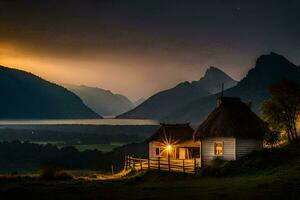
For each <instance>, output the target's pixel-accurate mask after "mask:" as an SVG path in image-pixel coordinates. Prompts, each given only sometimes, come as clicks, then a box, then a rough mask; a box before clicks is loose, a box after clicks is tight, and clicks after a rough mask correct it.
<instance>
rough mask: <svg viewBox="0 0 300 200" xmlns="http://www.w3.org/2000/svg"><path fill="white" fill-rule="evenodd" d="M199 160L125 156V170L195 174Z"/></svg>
mask: <svg viewBox="0 0 300 200" xmlns="http://www.w3.org/2000/svg"><path fill="white" fill-rule="evenodd" d="M199 161H200V159H196V158H195V159H168V158H160V157H158V158H151V159H142V158H134V157H130V156H127V157H126V158H125V169H126V170H127V169H130V168H131V169H135V170H146V169H151V170H158V171H169V172H171V171H172V172H183V173H194V174H196V173H197V171H198V168H199V166H200V165H199Z"/></svg>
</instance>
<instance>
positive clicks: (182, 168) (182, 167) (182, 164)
mask: <svg viewBox="0 0 300 200" xmlns="http://www.w3.org/2000/svg"><path fill="white" fill-rule="evenodd" d="M182 170H183V173H185V169H184V159H183V160H182Z"/></svg>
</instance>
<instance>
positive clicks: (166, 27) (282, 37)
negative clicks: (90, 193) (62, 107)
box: [0, 0, 300, 100]
mask: <svg viewBox="0 0 300 200" xmlns="http://www.w3.org/2000/svg"><path fill="white" fill-rule="evenodd" d="M299 11H300V1H299V0H281V1H276V0H274V1H268V0H251V1H250V0H249V1H245V0H244V1H237V0H236V1H234V0H210V1H201V0H198V1H189V0H184V1H183V0H182V1H179V0H178V1H176V0H173V1H169V0H160V1H157V0H149V1H148V0H132V1H129V0H119V1H116V0H81V1H79V0H78V1H76V0H70V1H62V0H57V1H55V0H39V1H32V0H31V1H30V0H28V1H25V0H23V1H22V0H0V64H2V65H6V66H11V67H15V68H19V69H25V70H27V71H31V72H33V73H35V74H37V75H40V76H42V77H44V78H46V79H48V80H50V81H53V82H57V83H71V84H85V85H89V86H97V87H101V88H105V89H109V90H112V91H113V92H119V93H123V94H125V95H127V96H129V97H130V98H131V99H133V100H134V99H137V98H139V97H142V96H143V97H148V96H149V95H152V94H153V93H155V92H157V91H160V90H162V89H166V88H168V87H171V86H174V85H175V84H176V83H178V82H180V81H184V80H194V79H199V78H200V77H201V76H202V75H203V73H204V72H205V70H206V68H207V67H208V66H216V67H219V68H220V69H222V70H224V71H225V72H226V73H228V74H229V75H230V76H232V77H233V78H234V79H236V80H240V79H241V78H243V76H245V74H246V73H247V71H248V70H249V69H250V68H251V67H253V65H254V63H255V59H256V58H257V56H259V55H261V54H267V53H269V52H270V51H274V52H276V53H279V54H283V55H284V56H286V57H287V58H288V59H290V60H291V61H292V62H294V63H296V64H300V12H299Z"/></svg>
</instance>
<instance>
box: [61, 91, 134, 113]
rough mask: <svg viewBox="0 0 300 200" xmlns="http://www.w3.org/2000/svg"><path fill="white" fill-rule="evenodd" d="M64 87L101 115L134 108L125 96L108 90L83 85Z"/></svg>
mask: <svg viewBox="0 0 300 200" xmlns="http://www.w3.org/2000/svg"><path fill="white" fill-rule="evenodd" d="M65 87H66V88H67V89H68V90H70V91H72V92H74V93H75V94H76V95H78V96H79V97H80V98H81V99H82V100H83V102H84V103H85V104H86V105H87V106H88V107H90V108H91V109H92V110H94V111H95V112H96V113H98V114H99V115H101V116H116V115H119V114H122V113H124V112H127V111H128V110H130V109H132V108H134V104H133V103H132V102H131V101H130V100H129V99H128V98H127V97H125V96H124V95H121V94H114V93H112V92H111V91H109V90H103V89H101V88H96V87H88V86H83V85H82V86H76V85H65Z"/></svg>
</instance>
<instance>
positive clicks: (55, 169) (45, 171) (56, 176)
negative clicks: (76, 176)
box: [40, 165, 73, 180]
mask: <svg viewBox="0 0 300 200" xmlns="http://www.w3.org/2000/svg"><path fill="white" fill-rule="evenodd" d="M40 178H41V179H44V180H67V179H73V176H72V175H71V174H69V173H67V172H65V171H64V170H63V169H62V168H61V167H59V166H55V165H44V166H43V167H42V170H41V173H40Z"/></svg>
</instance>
